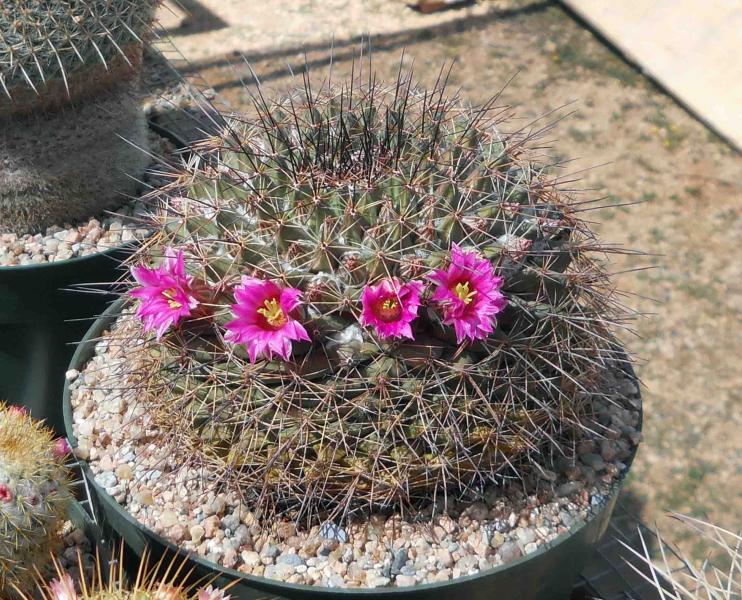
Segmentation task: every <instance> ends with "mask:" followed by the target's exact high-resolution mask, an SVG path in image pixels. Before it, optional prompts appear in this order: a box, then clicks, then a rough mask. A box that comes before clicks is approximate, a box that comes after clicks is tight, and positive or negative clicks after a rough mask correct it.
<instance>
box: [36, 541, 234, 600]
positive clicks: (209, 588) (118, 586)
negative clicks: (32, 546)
mask: <svg viewBox="0 0 742 600" xmlns="http://www.w3.org/2000/svg"><path fill="white" fill-rule="evenodd" d="M123 558H124V554H123V549H122V550H121V552H120V553H119V555H118V560H116V561H111V566H110V568H109V570H108V572H104V567H103V565H102V564H101V562H100V560H99V561H97V562H96V564H95V573H94V575H93V577H92V579H91V580H90V581H86V580H85V578H82V583H81V585H80V587H79V588H78V587H77V586H75V583H74V581H73V579H72V577H71V576H70V575H69V573H66V572H65V571H64V570H63V569H62V568H61V566H60V565H59V563H57V562H56V561H54V566H55V568H56V572H57V575H56V577H55V578H53V579H52V580H51V581H50V582H42V583H40V584H39V585H38V587H37V590H36V591H37V592H38V593H36V594H30V593H23V594H22V595H21V600H37V598H40V600H229V599H230V596H229V595H228V594H226V593H225V592H224V590H222V589H219V588H216V587H214V586H213V585H203V586H200V587H198V589H197V586H193V585H189V584H186V583H184V580H185V579H186V578H187V577H188V576H189V575H190V572H189V571H188V570H187V569H185V568H184V565H183V564H181V561H178V560H177V559H173V560H172V561H170V562H169V563H166V562H165V557H162V558H161V559H160V560H159V561H158V562H157V565H156V568H155V569H149V568H148V560H149V554H148V552H147V551H146V550H145V552H144V555H143V556H142V559H141V561H140V563H139V570H138V571H137V573H136V577H134V578H133V580H132V581H131V582H128V581H127V577H126V575H125V574H124V571H123V566H122V565H123V563H124V561H123ZM159 569H162V570H163V571H164V573H163V574H162V575H161V576H159V577H157V576H156V575H157V571H158V570H159ZM80 588H81V589H80Z"/></svg>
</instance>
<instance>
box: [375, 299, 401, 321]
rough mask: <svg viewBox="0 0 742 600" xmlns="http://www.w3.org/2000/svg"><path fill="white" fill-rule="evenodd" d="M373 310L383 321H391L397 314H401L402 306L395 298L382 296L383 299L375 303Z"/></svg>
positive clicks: (397, 317) (396, 317) (394, 319)
mask: <svg viewBox="0 0 742 600" xmlns="http://www.w3.org/2000/svg"><path fill="white" fill-rule="evenodd" d="M375 312H376V316H377V318H379V319H381V320H382V321H384V323H391V322H393V321H396V320H397V319H399V316H400V315H401V314H402V307H401V306H400V304H399V300H397V299H396V298H384V300H382V301H381V302H379V303H378V304H377V305H376V311H375Z"/></svg>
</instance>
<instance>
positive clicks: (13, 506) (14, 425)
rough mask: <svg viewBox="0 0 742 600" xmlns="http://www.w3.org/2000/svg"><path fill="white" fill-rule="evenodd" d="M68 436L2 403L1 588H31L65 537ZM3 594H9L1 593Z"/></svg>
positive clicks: (0, 473) (0, 484) (4, 590)
mask: <svg viewBox="0 0 742 600" xmlns="http://www.w3.org/2000/svg"><path fill="white" fill-rule="evenodd" d="M67 451H68V448H67V445H66V442H65V441H64V440H56V441H55V440H53V439H52V432H51V430H49V429H47V428H46V427H44V426H43V425H41V424H40V423H39V422H37V421H35V420H33V419H32V418H31V417H30V416H29V415H28V413H27V412H26V411H24V410H23V409H20V408H17V407H10V406H6V405H5V404H3V403H0V590H2V591H3V593H9V590H11V589H14V588H17V589H19V590H21V591H24V590H28V589H29V588H30V587H31V586H32V585H33V582H34V577H35V575H36V572H37V570H38V571H43V569H44V567H45V566H46V565H48V564H49V562H50V560H51V552H52V551H53V550H54V548H55V547H56V546H58V543H59V541H60V539H61V538H60V537H59V536H58V533H59V527H60V525H61V523H62V521H63V519H64V516H65V515H66V514H67V506H68V503H69V501H70V495H69V491H68V480H67V471H66V469H65V468H64V458H65V456H66V455H67ZM0 597H4V596H3V595H2V593H0Z"/></svg>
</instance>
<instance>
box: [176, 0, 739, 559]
mask: <svg viewBox="0 0 742 600" xmlns="http://www.w3.org/2000/svg"><path fill="white" fill-rule="evenodd" d="M375 3H376V4H379V5H385V4H392V3H393V2H392V0H375ZM301 4H302V6H303V10H304V11H309V13H311V11H312V10H313V8H312V6H314V10H321V5H322V4H323V3H321V2H306V1H305V2H302V3H301ZM335 4H337V2H335ZM393 4H395V7H394V10H398V9H399V7H398V6H396V5H397V4H399V3H398V2H394V3H393ZM404 10H410V9H408V8H404ZM415 18H416V19H417V17H415ZM397 29H398V28H397ZM177 43H178V41H177V38H176V44H177ZM359 43H360V42H359V39H358V38H356V39H353V38H352V37H351V38H350V41H347V42H345V41H340V42H338V40H337V39H336V43H335V48H334V72H335V77H338V76H340V75H341V74H343V73H347V72H348V71H349V68H350V64H351V61H352V59H353V58H354V57H357V56H358V52H359ZM371 45H372V49H373V63H374V68H375V69H376V71H377V72H378V74H379V76H380V77H381V78H384V79H387V80H392V79H394V77H395V76H396V72H397V69H398V66H399V62H400V56H401V53H402V50H403V49H404V51H405V57H404V66H405V67H413V60H414V71H415V73H416V75H417V77H418V78H419V80H420V81H421V83H422V84H428V85H430V84H432V83H433V82H434V80H435V78H436V76H437V74H438V71H439V69H440V67H441V65H444V64H446V63H447V62H449V61H455V66H454V69H453V72H452V74H451V80H450V82H451V87H452V88H456V87H460V91H461V94H462V96H463V97H464V98H465V99H466V100H467V101H470V102H472V103H481V102H483V101H485V100H487V99H488V98H489V97H490V96H491V95H492V94H493V93H494V92H496V91H497V90H499V89H500V88H501V87H502V86H503V85H504V83H505V82H507V81H508V80H509V79H511V77H512V76H513V75H516V77H515V78H514V79H513V80H512V81H511V82H510V84H509V85H508V86H507V87H506V89H505V90H504V92H503V94H502V102H503V103H507V104H510V105H512V106H513V107H514V108H515V109H516V112H517V114H518V116H519V120H517V121H514V122H513V123H512V125H511V127H512V128H514V129H515V128H519V127H520V126H522V125H524V124H526V123H527V122H529V121H530V120H532V119H533V118H535V117H538V116H540V115H544V114H546V113H549V111H553V110H554V109H557V113H556V115H567V114H568V113H571V112H573V111H574V114H572V115H571V116H569V117H568V118H565V119H563V120H560V121H558V122H557V123H556V124H555V126H554V128H553V130H552V131H551V132H550V134H549V136H548V137H549V138H551V139H553V140H554V141H553V143H552V144H551V148H552V150H551V152H552V154H553V155H554V156H556V157H558V158H561V159H570V160H571V162H569V163H568V164H567V166H566V168H565V173H578V174H579V177H580V178H581V182H580V187H582V188H584V189H586V190H587V191H586V192H585V194H587V195H589V196H590V197H603V198H604V200H603V202H602V203H601V204H602V205H603V206H605V208H601V209H600V210H596V211H595V212H594V213H592V216H591V219H593V220H594V221H595V222H596V227H597V229H598V230H599V232H600V234H601V235H602V237H603V239H604V240H605V241H608V242H612V243H616V244H619V245H621V246H625V247H628V248H636V249H640V250H643V251H645V252H647V253H649V255H648V256H636V257H628V258H625V259H621V260H617V261H615V262H614V264H613V269H614V270H615V271H617V272H623V271H627V270H635V269H640V268H641V269H643V268H644V267H649V268H647V269H643V270H638V271H637V270H635V271H633V272H629V273H625V274H623V275H620V276H619V283H620V285H621V287H622V288H623V289H624V290H625V291H626V294H627V295H626V299H625V300H626V303H627V304H628V305H629V306H630V307H632V308H634V309H636V310H638V311H640V312H643V313H646V314H647V316H646V317H644V318H642V319H641V320H639V321H638V322H637V323H636V332H637V334H638V337H631V336H627V338H626V341H627V344H628V345H629V347H630V348H631V349H632V350H633V351H634V352H635V353H636V354H637V356H638V360H639V365H638V372H639V374H640V376H641V378H642V380H643V382H644V384H645V386H646V387H645V389H644V400H645V415H646V416H645V428H644V434H645V439H644V443H643V445H642V447H641V450H640V452H639V456H638V458H637V460H636V462H635V463H634V467H633V469H632V471H631V474H630V477H629V480H628V490H629V492H630V494H631V496H632V498H633V500H634V501H635V502H636V503H637V505H638V506H640V507H641V511H642V512H641V514H642V517H643V519H644V520H645V521H647V522H649V523H654V522H655V521H657V522H658V523H659V524H660V525H661V526H662V527H663V528H665V531H666V532H667V535H668V537H669V538H670V539H673V540H675V541H680V542H683V543H682V545H683V546H684V548H685V550H686V551H687V552H689V553H692V554H694V555H695V556H696V557H699V558H700V557H702V556H703V554H704V552H705V551H706V548H707V546H705V545H704V544H703V543H702V542H699V541H698V540H693V539H687V538H686V533H684V532H683V531H682V530H675V529H673V527H672V525H671V523H669V520H668V519H666V518H663V515H664V514H665V512H666V511H677V512H680V513H685V514H690V515H695V516H700V517H704V518H708V519H710V520H712V521H714V522H716V523H718V524H720V525H722V526H726V527H728V528H731V529H735V530H739V528H740V525H741V524H742V518H741V517H742V433H741V432H742V398H741V394H742V370H741V369H740V360H741V357H742V333H741V330H740V326H739V325H740V317H741V316H742V314H741V313H742V289H741V287H742V283H741V282H742V261H740V257H739V252H740V248H741V244H742V220H741V219H740V213H742V189H741V186H740V175H741V174H742V170H741V168H742V160H741V159H740V156H739V155H738V154H736V153H735V152H734V151H733V150H732V149H730V148H729V147H728V146H727V145H725V144H724V143H723V142H722V141H721V140H720V139H719V138H718V137H717V136H715V135H714V134H713V133H711V132H709V131H708V130H707V129H706V128H704V127H703V126H702V125H701V124H699V122H697V121H696V120H695V119H694V118H693V117H691V116H690V115H689V114H688V113H686V112H685V111H684V110H683V109H682V108H681V107H679V106H678V105H677V104H676V103H675V102H674V101H673V100H672V99H671V98H669V97H668V96H666V95H665V94H663V93H662V92H661V91H659V90H658V89H657V88H656V87H655V86H654V85H653V84H652V83H651V82H650V81H649V80H648V79H646V78H645V77H643V76H642V74H641V73H639V72H638V71H636V70H634V69H633V68H631V67H630V66H628V65H627V64H626V63H624V62H623V61H622V60H621V59H620V57H618V56H617V55H616V54H614V53H613V52H612V51H611V50H609V49H608V48H607V47H606V46H604V45H603V44H602V43H601V42H600V41H599V40H598V39H597V38H596V37H595V36H594V35H592V34H591V33H590V32H589V31H588V30H587V29H585V28H584V27H583V26H581V25H580V24H579V23H577V22H576V21H575V20H573V19H572V18H571V17H570V16H569V15H568V14H566V13H565V12H564V11H563V10H562V9H561V8H559V7H558V6H556V5H554V4H553V3H550V2H536V3H527V2H511V3H507V2H505V3H502V2H501V3H500V4H499V5H498V9H497V10H495V11H489V12H488V13H487V14H484V15H483V14H481V13H477V14H470V16H467V14H466V13H462V16H461V18H457V19H447V20H446V21H443V22H438V21H436V22H435V24H432V25H431V27H430V28H428V29H425V28H422V29H420V28H418V29H416V30H414V31H412V32H404V31H402V32H399V31H396V30H395V32H392V33H389V34H388V35H385V34H380V35H376V36H374V37H373V39H372V44H371ZM329 47H330V41H329V39H327V40H326V41H325V42H324V43H313V44H312V45H311V46H310V47H309V48H308V51H307V53H306V55H305V54H304V50H303V49H302V45H301V44H296V45H294V46H291V45H288V46H286V45H284V46H283V49H279V50H275V51H270V52H263V53H260V54H255V53H248V56H247V58H248V59H250V60H251V63H252V68H253V69H254V70H255V72H256V73H257V75H258V76H259V77H260V79H261V80H262V82H263V85H264V87H265V88H268V89H282V88H285V87H286V86H289V85H292V84H293V83H300V79H297V80H295V81H292V77H291V75H290V70H293V72H294V73H295V74H296V75H298V74H299V73H301V72H302V70H303V69H304V66H305V64H308V65H309V66H310V68H311V70H312V72H314V73H315V75H317V76H318V77H319V78H322V77H323V76H324V75H325V73H326V70H327V66H328V64H329V61H330V56H331V52H330V50H329ZM305 61H306V62H305ZM289 67H290V68H289ZM182 68H183V70H184V71H186V72H188V73H190V74H191V75H200V76H202V77H203V79H204V80H205V81H206V82H207V83H208V84H209V85H210V86H212V87H214V88H215V89H216V90H217V91H218V93H219V95H220V98H221V99H222V100H223V101H226V102H229V103H230V104H231V105H232V106H233V107H240V106H245V105H247V104H248V103H249V95H248V94H247V93H246V92H245V91H244V89H243V87H242V86H243V82H249V81H250V80H251V75H250V71H249V69H248V68H247V67H246V66H245V64H244V62H242V61H241V60H240V59H239V58H235V56H234V54H233V53H232V52H231V51H230V53H229V54H228V55H225V56H216V57H215V56H213V53H212V56H211V57H210V58H208V59H202V60H201V59H200V60H198V61H195V62H192V63H191V64H190V65H186V66H183V67H182ZM554 117H555V114H552V115H551V116H550V117H547V118H545V119H544V120H542V121H541V123H543V124H545V123H547V122H550V121H553V120H554ZM629 205H631V206H629Z"/></svg>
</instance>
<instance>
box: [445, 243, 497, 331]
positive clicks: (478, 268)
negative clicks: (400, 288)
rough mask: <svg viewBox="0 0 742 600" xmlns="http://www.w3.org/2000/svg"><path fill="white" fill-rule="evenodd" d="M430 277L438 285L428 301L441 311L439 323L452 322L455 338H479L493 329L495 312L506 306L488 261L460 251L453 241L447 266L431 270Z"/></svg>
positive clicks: (474, 254)
mask: <svg viewBox="0 0 742 600" xmlns="http://www.w3.org/2000/svg"><path fill="white" fill-rule="evenodd" d="M430 279H431V280H432V281H433V282H434V283H437V284H438V287H437V288H436V290H435V292H433V296H432V300H433V302H435V303H437V304H438V305H439V306H440V307H441V309H442V312H443V323H444V324H445V325H453V327H454V329H455V331H456V340H457V342H458V343H459V344H460V343H461V342H462V341H463V340H464V339H465V338H469V339H470V340H477V339H479V340H481V339H484V338H486V337H487V336H488V335H489V334H490V333H492V331H493V330H494V325H495V323H496V322H497V321H496V316H495V315H497V313H499V312H500V311H502V310H503V309H504V308H505V306H506V305H507V300H506V298H505V297H504V296H503V295H502V293H501V292H500V288H501V287H502V283H503V280H502V277H498V276H497V275H495V273H494V269H493V267H492V264H490V262H489V261H488V260H486V259H483V258H480V257H479V256H478V255H477V253H476V252H464V251H463V250H461V248H459V246H457V245H456V244H454V246H453V249H452V250H451V264H450V265H449V267H448V269H446V270H443V269H439V270H437V271H435V272H434V273H433V274H432V275H431V276H430Z"/></svg>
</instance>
